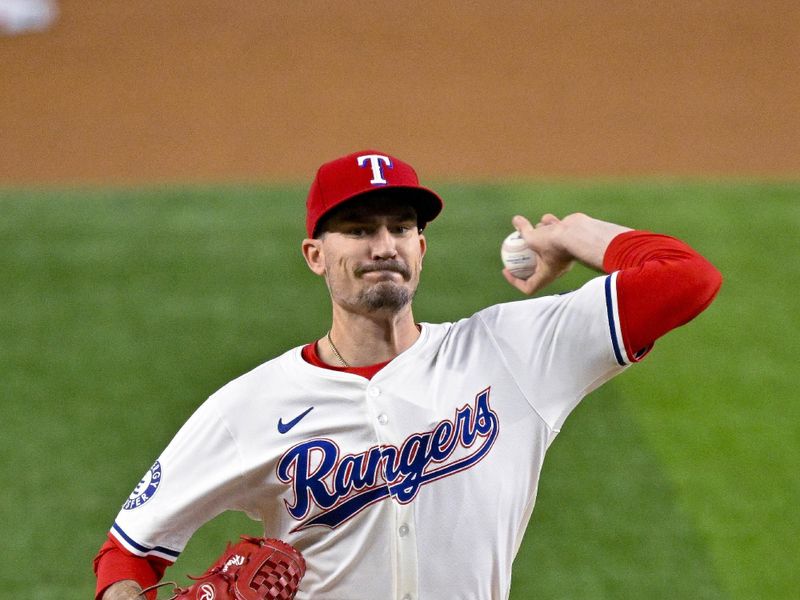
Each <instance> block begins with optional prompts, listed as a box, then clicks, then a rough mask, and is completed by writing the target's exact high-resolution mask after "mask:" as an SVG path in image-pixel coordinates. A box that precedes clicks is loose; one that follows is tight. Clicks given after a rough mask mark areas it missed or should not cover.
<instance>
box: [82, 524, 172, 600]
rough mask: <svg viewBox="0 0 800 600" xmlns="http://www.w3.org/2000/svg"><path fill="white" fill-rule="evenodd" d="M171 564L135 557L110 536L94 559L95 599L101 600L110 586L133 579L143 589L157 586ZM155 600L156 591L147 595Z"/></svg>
mask: <svg viewBox="0 0 800 600" xmlns="http://www.w3.org/2000/svg"><path fill="white" fill-rule="evenodd" d="M171 564H172V563H170V562H169V561H167V560H164V559H163V558H157V557H147V558H143V557H140V556H135V555H133V554H131V553H130V552H128V551H127V550H126V549H125V548H123V547H122V546H120V545H119V544H117V542H116V540H114V538H112V537H111V536H110V535H109V536H108V540H107V541H106V543H105V544H103V545H102V547H101V548H100V550H99V552H98V553H97V556H95V558H94V573H95V575H96V576H97V588H96V590H95V598H98V599H99V598H100V597H101V596H102V595H103V592H105V591H106V588H108V587H109V586H110V585H112V584H114V583H116V582H118V581H123V580H125V579H132V580H133V581H135V582H136V583H138V584H139V585H140V586H142V588H146V587H149V586H151V585H155V584H156V583H158V582H159V581H161V578H162V577H163V576H164V571H165V570H166V569H167V567H168V566H170V565H171ZM147 597H148V599H149V600H155V597H156V590H153V591H152V592H150V593H148V594H147Z"/></svg>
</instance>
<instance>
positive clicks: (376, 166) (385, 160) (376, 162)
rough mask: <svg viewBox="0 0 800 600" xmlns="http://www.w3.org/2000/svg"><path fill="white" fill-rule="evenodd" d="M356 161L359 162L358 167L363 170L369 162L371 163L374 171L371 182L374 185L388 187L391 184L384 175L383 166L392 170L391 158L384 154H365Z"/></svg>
mask: <svg viewBox="0 0 800 600" xmlns="http://www.w3.org/2000/svg"><path fill="white" fill-rule="evenodd" d="M356 160H357V161H358V166H359V167H361V168H362V169H363V168H364V167H365V166H366V164H367V161H369V166H370V168H371V169H372V179H370V181H369V182H370V183H371V184H372V185H386V184H387V183H389V182H388V181H386V178H385V177H384V175H383V165H386V166H387V167H389V168H390V169H391V168H392V159H391V158H389V157H388V156H384V155H382V154H364V155H362V156H359V157H357V158H356Z"/></svg>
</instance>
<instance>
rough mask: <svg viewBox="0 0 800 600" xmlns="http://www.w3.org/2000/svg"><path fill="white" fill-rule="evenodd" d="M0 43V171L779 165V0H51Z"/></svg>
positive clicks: (70, 178) (776, 171) (798, 153)
mask: <svg viewBox="0 0 800 600" xmlns="http://www.w3.org/2000/svg"><path fill="white" fill-rule="evenodd" d="M59 7H60V16H59V19H58V20H57V21H56V23H55V25H54V26H53V28H52V29H51V30H49V31H48V32H45V33H35V34H27V35H22V36H13V37H11V36H9V37H0V81H1V82H2V83H0V135H1V136H2V141H0V185H8V184H12V185H24V184H30V183H78V184H85V183H89V184H93V183H139V182H181V181H263V180H272V179H281V180H287V181H295V180H297V181H308V180H310V179H311V177H313V171H314V169H315V168H316V166H317V165H318V164H320V163H321V162H322V161H324V160H327V159H329V158H331V157H333V156H336V155H340V154H343V153H346V152H350V151H353V150H358V149H366V148H370V147H377V148H380V149H382V150H385V151H387V152H393V153H395V154H397V155H399V156H401V157H404V158H407V159H408V160H410V161H411V162H413V164H415V166H417V167H418V169H419V170H420V172H421V174H422V176H423V178H438V179H444V180H460V179H465V178H466V179H471V180H475V179H494V178H509V177H512V178H513V177H573V176H578V177H592V176H599V175H602V176H622V177H629V176H636V177H638V176H648V175H663V174H677V175H688V176H709V175H710V176H731V175H734V176H768V177H796V176H797V174H798V173H800V110H798V108H797V106H798V100H797V99H798V98H800V33H799V32H800V3H797V2H792V1H773V2H770V1H764V2H736V1H734V2H730V1H729V2H722V1H718V2H713V1H702V0H701V1H698V2H691V3H688V2H679V3H659V5H658V6H656V5H654V4H653V3H650V2H643V1H642V2H636V1H631V0H626V1H623V2H615V3H601V2H585V1H577V0H567V1H561V2H549V1H545V2H536V3H534V2H522V1H519V2H512V1H508V0H505V1H495V2H472V3H466V2H463V3H461V2H459V3H456V2H444V1H433V2H405V3H397V2H383V1H379V0H376V1H375V2H370V3H363V2H350V1H343V2H321V1H318V2H316V1H315V2H311V1H297V2H260V1H259V2H256V1H245V2H237V3H231V4H230V5H229V3H221V2H213V1H211V0H202V1H201V0H198V1H194V2H181V3H157V4H155V5H153V4H151V5H148V6H147V7H146V8H144V7H143V6H142V5H141V4H138V3H130V2H123V1H121V0H107V1H104V2H79V1H77V0H70V1H62V2H60V3H59Z"/></svg>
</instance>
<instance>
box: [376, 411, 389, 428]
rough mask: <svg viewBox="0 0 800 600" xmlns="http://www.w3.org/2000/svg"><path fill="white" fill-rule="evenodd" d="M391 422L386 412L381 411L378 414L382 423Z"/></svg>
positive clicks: (379, 421)
mask: <svg viewBox="0 0 800 600" xmlns="http://www.w3.org/2000/svg"><path fill="white" fill-rule="evenodd" d="M388 422H389V417H388V415H386V414H385V413H381V414H379V415H378V423H380V424H381V425H386V424H387V423H388Z"/></svg>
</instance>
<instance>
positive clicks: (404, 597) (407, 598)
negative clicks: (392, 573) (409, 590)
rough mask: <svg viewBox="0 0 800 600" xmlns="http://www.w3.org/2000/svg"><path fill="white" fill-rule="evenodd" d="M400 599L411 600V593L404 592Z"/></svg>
mask: <svg viewBox="0 0 800 600" xmlns="http://www.w3.org/2000/svg"><path fill="white" fill-rule="evenodd" d="M400 600H411V594H406V595H405V596H403V597H402V598H400Z"/></svg>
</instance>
